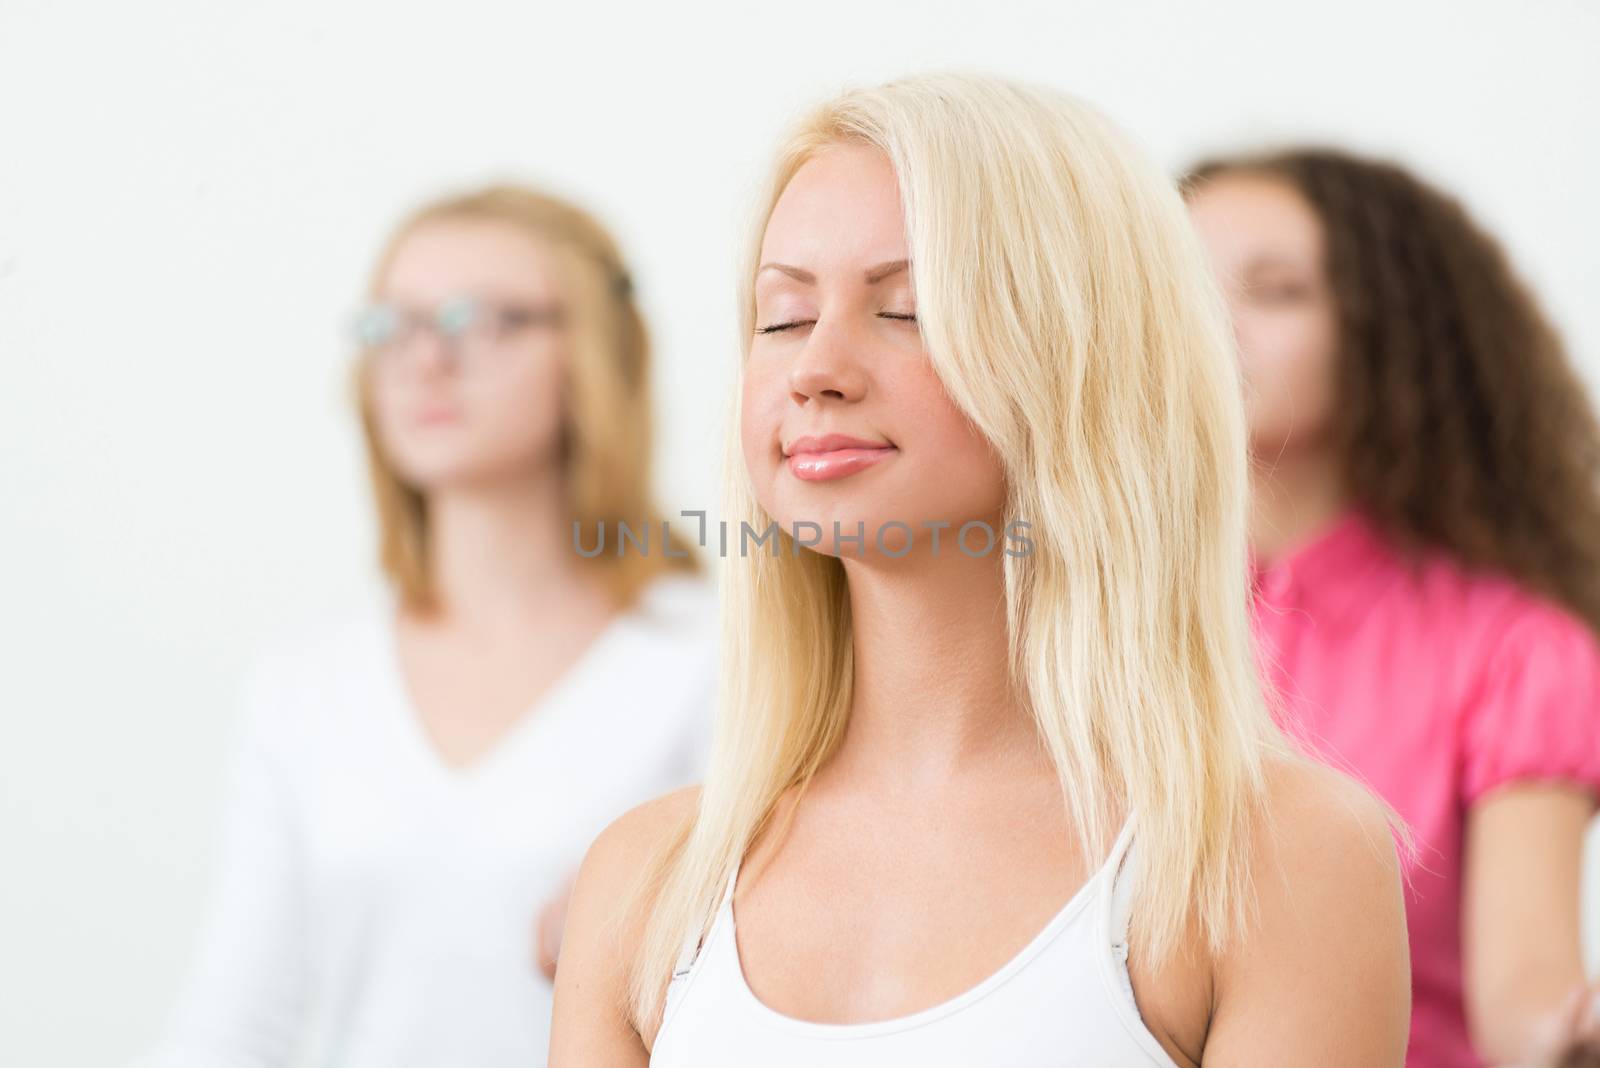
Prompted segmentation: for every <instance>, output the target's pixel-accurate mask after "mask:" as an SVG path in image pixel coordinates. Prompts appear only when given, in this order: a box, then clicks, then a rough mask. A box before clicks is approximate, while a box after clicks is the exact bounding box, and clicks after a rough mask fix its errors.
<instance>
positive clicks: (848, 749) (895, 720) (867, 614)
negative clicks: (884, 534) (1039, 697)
mask: <svg viewBox="0 0 1600 1068" xmlns="http://www.w3.org/2000/svg"><path fill="white" fill-rule="evenodd" d="M947 548H948V547H946V546H941V549H940V553H939V555H938V556H936V557H932V556H921V557H920V558H918V559H915V560H913V559H912V558H911V557H906V558H903V559H901V560H897V561H882V560H873V559H867V560H858V559H852V558H850V557H848V556H846V557H844V558H843V560H844V565H845V574H846V577H847V579H848V582H849V587H850V612H851V620H852V627H853V630H854V657H855V678H854V692H853V698H852V702H851V708H850V721H849V726H848V728H847V730H846V733H845V738H844V740H843V742H842V743H841V745H840V748H839V752H838V753H837V754H836V756H835V760H834V765H835V770H848V769H850V768H860V769H863V771H864V773H865V774H867V775H869V777H870V781H873V782H878V783H883V784H886V785H888V786H890V787H891V788H903V787H922V786H934V785H937V784H939V783H941V782H944V781H946V780H948V779H949V778H950V776H951V775H952V774H953V773H955V772H958V771H960V770H961V769H962V768H963V766H965V765H967V764H969V763H970V762H971V761H972V760H973V759H974V758H976V757H979V756H990V755H993V754H995V753H996V752H1006V753H1010V754H1013V755H1017V754H1033V753H1034V752H1035V751H1036V747H1035V746H1034V744H1033V743H1034V742H1035V740H1036V739H1035V733H1034V727H1033V723H1032V721H1031V719H1030V718H1029V717H1028V716H1027V714H1026V711H1025V709H1024V706H1023V703H1022V702H1021V701H1020V700H1018V697H1017V694H1016V693H1015V688H1014V687H1013V686H1012V685H1011V684H1010V682H1009V677H1008V672H1007V669H1006V663H1007V649H1006V612H1005V584H1004V576H1003V572H1002V570H1001V568H1002V557H1001V555H1000V550H999V548H998V547H997V548H996V549H995V550H994V551H992V552H991V553H989V554H987V555H985V556H982V557H978V558H972V557H969V556H967V555H965V554H963V553H961V552H959V551H957V550H955V549H953V548H948V551H947Z"/></svg>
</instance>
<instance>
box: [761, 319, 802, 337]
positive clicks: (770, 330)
mask: <svg viewBox="0 0 1600 1068" xmlns="http://www.w3.org/2000/svg"><path fill="white" fill-rule="evenodd" d="M810 323H811V320H810V319H796V320H794V321H793V322H788V323H773V324H772V325H771V326H762V327H757V328H756V333H758V334H781V333H783V332H784V331H785V330H793V329H794V328H795V327H797V326H808V325H810Z"/></svg>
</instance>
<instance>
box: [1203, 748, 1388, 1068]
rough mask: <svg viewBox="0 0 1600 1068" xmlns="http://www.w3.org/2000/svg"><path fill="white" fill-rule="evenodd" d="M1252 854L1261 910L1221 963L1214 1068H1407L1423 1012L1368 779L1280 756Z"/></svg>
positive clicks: (1210, 1056) (1272, 767)
mask: <svg viewBox="0 0 1600 1068" xmlns="http://www.w3.org/2000/svg"><path fill="white" fill-rule="evenodd" d="M1265 815H1266V818H1265V819H1264V820H1263V821H1262V823H1261V824H1260V826H1259V827H1258V828H1257V831H1256V834H1255V837H1254V839H1253V841H1252V846H1251V854H1252V855H1251V875H1252V881H1253V889H1254V893H1253V900H1252V905H1253V911H1252V914H1251V915H1250V917H1249V921H1248V923H1247V924H1246V925H1245V929H1244V931H1243V932H1242V934H1241V936H1240V938H1239V940H1238V942H1237V943H1236V944H1235V946H1234V947H1233V948H1232V949H1231V950H1230V951H1229V952H1227V953H1225V954H1223V955H1222V956H1221V957H1220V958H1219V959H1218V960H1217V962H1216V972H1215V980H1216V991H1217V1005H1216V1012H1215V1016H1214V1018H1213V1022H1212V1030H1211V1034H1210V1035H1209V1036H1208V1038H1207V1041H1206V1049H1205V1053H1206V1063H1207V1064H1212V1063H1216V1064H1224V1065H1226V1064H1235V1063H1237V1064H1266V1063H1271V1064H1281V1065H1286V1066H1292V1065H1302V1064H1303V1065H1311V1064H1333V1063H1338V1064H1372V1065H1382V1064H1393V1065H1396V1066H1398V1065H1399V1064H1400V1063H1401V1062H1402V1061H1403V1059H1404V1056H1405V1046H1406V1036H1407V1033H1408V1028H1409V1021H1410V1012H1411V1000H1410V998H1411V995H1410V989H1411V971H1410V958H1409V950H1408V947H1407V941H1406V924H1405V906H1404V898H1403V895H1402V888H1401V867H1400V860H1399V855H1398V852H1397V850H1396V845H1395V839H1394V835H1393V832H1392V830H1391V828H1390V824H1389V818H1388V813H1387V810H1386V808H1385V807H1384V805H1383V804H1382V802H1380V801H1379V800H1378V799H1377V798H1376V797H1375V796H1374V795H1373V794H1372V793H1371V792H1370V791H1369V790H1367V789H1366V788H1365V787H1364V786H1362V785H1361V784H1360V783H1357V782H1355V781H1354V780H1351V779H1349V778H1347V777H1346V776H1344V775H1342V774H1340V773H1339V772H1337V771H1334V770H1332V769H1330V768H1327V767H1324V766H1322V765H1318V764H1315V763H1312V762H1309V761H1298V760H1274V761H1273V762H1272V763H1271V764H1269V767H1268V772H1267V795H1266V813H1265Z"/></svg>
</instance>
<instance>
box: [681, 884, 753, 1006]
mask: <svg viewBox="0 0 1600 1068" xmlns="http://www.w3.org/2000/svg"><path fill="white" fill-rule="evenodd" d="M738 881H739V865H738V864H735V865H734V867H733V874H732V875H730V876H729V877H728V885H727V888H726V889H725V890H723V892H722V901H721V903H720V904H719V905H718V906H717V912H716V915H714V916H713V917H712V920H711V926H712V927H715V926H716V925H717V923H719V922H721V920H722V913H723V912H725V911H726V910H727V909H728V908H729V907H730V906H731V904H732V902H733V888H734V886H735V884H737V883H738ZM707 934H708V935H709V932H708V933H707ZM706 937H707V936H706V935H701V934H700V933H699V932H698V931H690V932H689V933H688V934H686V935H685V936H684V939H683V945H682V946H681V947H680V948H679V950H678V959H677V962H676V963H675V964H673V966H672V978H673V979H674V980H677V979H682V978H683V977H684V976H686V975H688V974H689V972H690V970H691V969H693V968H694V962H695V960H696V959H697V958H698V957H699V956H700V950H701V948H702V947H703V946H704V945H705V940H706Z"/></svg>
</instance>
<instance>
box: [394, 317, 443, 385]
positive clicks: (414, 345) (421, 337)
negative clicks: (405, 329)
mask: <svg viewBox="0 0 1600 1068" xmlns="http://www.w3.org/2000/svg"><path fill="white" fill-rule="evenodd" d="M451 345H452V342H451V341H450V339H449V338H446V337H445V336H443V334H441V333H440V332H439V331H438V330H434V329H431V328H427V327H423V328H421V329H417V330H414V331H412V333H411V335H410V336H409V337H407V338H406V339H405V344H404V346H403V347H404V348H405V350H406V353H405V355H406V357H407V359H408V362H410V363H411V364H412V365H413V367H414V368H415V369H416V371H417V373H419V374H422V375H424V376H427V377H433V376H435V375H442V374H446V373H448V372H450V371H453V370H455V365H456V355H455V353H454V351H452V349H451Z"/></svg>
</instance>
